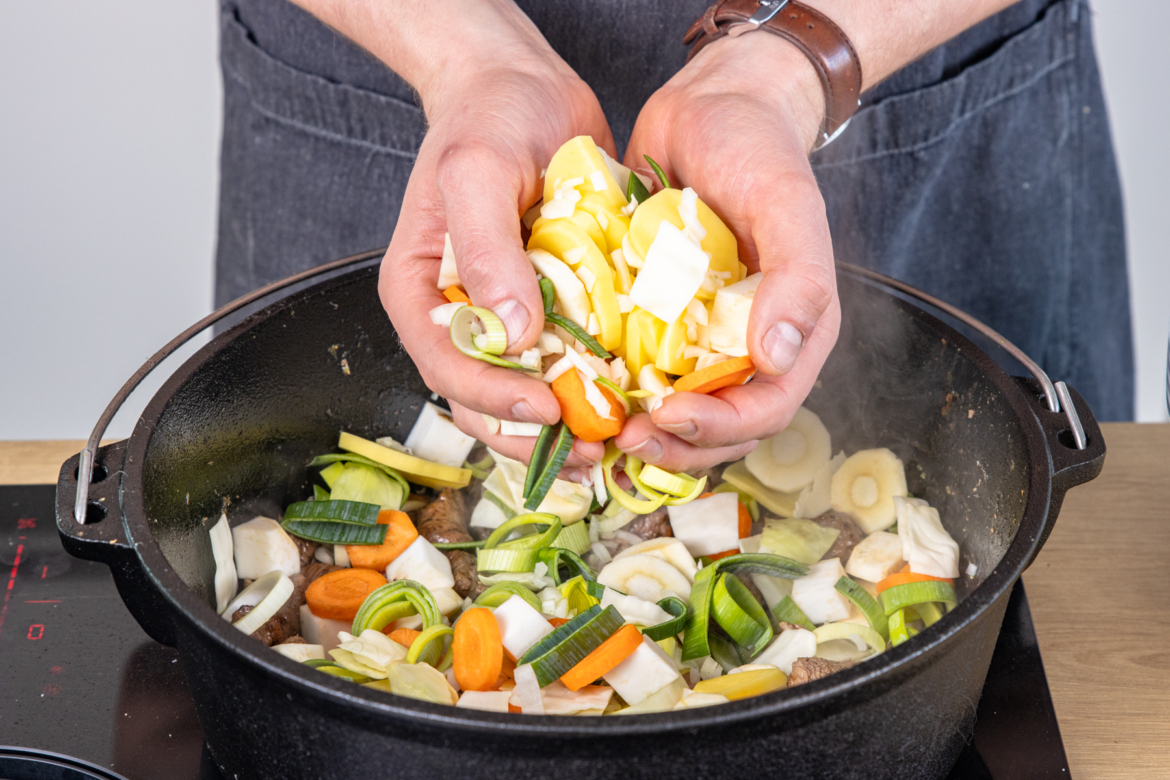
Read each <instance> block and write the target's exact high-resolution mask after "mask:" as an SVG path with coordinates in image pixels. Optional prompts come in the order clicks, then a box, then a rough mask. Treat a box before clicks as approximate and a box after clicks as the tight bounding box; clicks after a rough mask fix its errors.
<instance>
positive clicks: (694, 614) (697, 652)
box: [682, 566, 719, 661]
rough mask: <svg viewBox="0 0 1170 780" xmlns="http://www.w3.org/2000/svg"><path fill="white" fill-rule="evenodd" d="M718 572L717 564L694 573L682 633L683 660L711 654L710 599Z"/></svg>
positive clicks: (691, 659)
mask: <svg viewBox="0 0 1170 780" xmlns="http://www.w3.org/2000/svg"><path fill="white" fill-rule="evenodd" d="M718 573H719V568H718V567H717V566H707V567H705V568H702V569H699V573H698V574H696V575H695V584H694V586H693V587H692V588H691V603H690V607H689V609H688V611H687V626H686V633H685V634H684V635H683V654H682V659H683V660H684V661H693V660H694V659H696V658H702V657H703V656H705V655H711V645H710V643H709V642H708V640H707V636H708V634H709V628H710V626H709V625H708V624H709V622H710V617H711V599H712V596H713V595H714V593H715V576H716V575H717V574H718Z"/></svg>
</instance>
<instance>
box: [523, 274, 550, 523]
mask: <svg viewBox="0 0 1170 780" xmlns="http://www.w3.org/2000/svg"><path fill="white" fill-rule="evenodd" d="M541 281H542V282H543V281H545V280H544V279H541ZM555 430H556V429H555V427H554V426H552V425H545V426H542V427H541V429H540V435H539V436H537V437H536V446H535V447H533V448H532V455H531V456H530V457H529V458H528V471H527V472H526V473H525V474H524V490H523V492H522V493H520V495H521V496H522V497H524V498H527V497H528V496H530V495H531V494H532V488H534V487H536V482H537V480H538V479H539V478H540V469H541V466H542V465H543V464H544V463H545V462H546V461H547V460H548V448H549V446H550V445H551V444H552V441H553V435H554V432H555ZM538 506H539V505H538Z"/></svg>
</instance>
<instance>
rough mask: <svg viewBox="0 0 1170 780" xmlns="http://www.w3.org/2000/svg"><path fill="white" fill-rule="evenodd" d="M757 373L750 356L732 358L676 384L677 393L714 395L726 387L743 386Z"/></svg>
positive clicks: (692, 374)
mask: <svg viewBox="0 0 1170 780" xmlns="http://www.w3.org/2000/svg"><path fill="white" fill-rule="evenodd" d="M755 373H756V364H755V363H753V362H752V359H751V358H750V357H748V356H746V355H745V356H744V357H737V358H731V359H730V360H724V361H722V362H719V363H716V364H715V365H713V366H707V367H706V368H702V369H699V370H698V371H693V372H691V373H689V374H687V375H686V376H682V377H679V378H678V381H676V382H675V383H674V391H675V392H676V393H714V392H715V391H716V390H722V389H723V388H725V387H735V386H736V385H742V384H743V383H744V382H746V381H747V380H748V379H750V378H751V377H752V375H754V374H755Z"/></svg>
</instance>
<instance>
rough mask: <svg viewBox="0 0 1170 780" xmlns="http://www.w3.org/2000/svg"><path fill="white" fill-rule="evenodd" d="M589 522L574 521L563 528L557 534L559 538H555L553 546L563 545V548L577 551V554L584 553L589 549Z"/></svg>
mask: <svg viewBox="0 0 1170 780" xmlns="http://www.w3.org/2000/svg"><path fill="white" fill-rule="evenodd" d="M587 525H588V524H587V523H573V524H572V525H566V526H564V527H563V528H561V532H560V533H559V534H557V538H556V539H553V543H552V546H553V547H561V548H563V549H566V550H569V551H571V552H575V553H576V554H577V555H584V554H585V552H586V551H587V550H588V549H589V529H588V528H587Z"/></svg>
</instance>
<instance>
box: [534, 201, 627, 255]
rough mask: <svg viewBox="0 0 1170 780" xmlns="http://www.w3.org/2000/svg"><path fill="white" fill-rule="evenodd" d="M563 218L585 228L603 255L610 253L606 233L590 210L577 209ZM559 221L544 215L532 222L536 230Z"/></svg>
mask: <svg viewBox="0 0 1170 780" xmlns="http://www.w3.org/2000/svg"><path fill="white" fill-rule="evenodd" d="M561 219H567V220H569V221H570V222H572V223H573V224H575V225H576V226H577V227H579V228H581V229H582V230H584V231H585V234H586V235H588V236H589V238H590V240H592V241H593V245H594V246H596V247H597V248H598V249H599V250H600V251H601V253H602V254H603V255H606V256H608V255H609V252H610V250H609V242H608V240H607V239H606V237H605V233H604V232H603V231H602V230H601V225H599V224H597V219H596V218H594V216H593V215H592V214H590V213H589V212H588V211H582V210H581V209H575V210H574V211H573V215H572V216H570V217H562V218H561ZM557 221H558V220H555V219H545V218H544V217H541V218H540V219H538V220H536V221H535V222H533V223H532V230H533V231H535V230H536V229H537V228H538V227H541V226H542V225H544V224H546V223H548V222H557ZM531 248H532V247H531V246H530V247H529V249H531Z"/></svg>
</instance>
